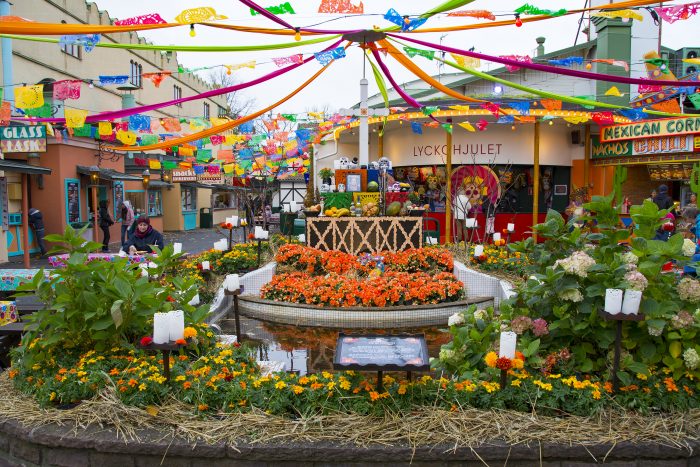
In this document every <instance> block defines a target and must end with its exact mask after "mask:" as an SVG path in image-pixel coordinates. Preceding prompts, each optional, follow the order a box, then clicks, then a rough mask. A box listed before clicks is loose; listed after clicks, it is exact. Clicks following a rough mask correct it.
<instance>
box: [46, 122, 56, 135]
mask: <svg viewBox="0 0 700 467" xmlns="http://www.w3.org/2000/svg"><path fill="white" fill-rule="evenodd" d="M44 126H45V127H46V134H47V135H49V136H54V132H53V126H52V125H51V124H50V123H44Z"/></svg>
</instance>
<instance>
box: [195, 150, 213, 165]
mask: <svg viewBox="0 0 700 467" xmlns="http://www.w3.org/2000/svg"><path fill="white" fill-rule="evenodd" d="M210 159H211V149H198V150H197V162H209V160H210Z"/></svg>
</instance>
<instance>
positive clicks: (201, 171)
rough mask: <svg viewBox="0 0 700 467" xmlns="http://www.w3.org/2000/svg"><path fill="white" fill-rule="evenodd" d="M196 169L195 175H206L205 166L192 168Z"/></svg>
mask: <svg viewBox="0 0 700 467" xmlns="http://www.w3.org/2000/svg"><path fill="white" fill-rule="evenodd" d="M192 168H193V169H194V173H196V174H197V175H202V174H203V173H204V166H203V165H195V166H194V167H192Z"/></svg>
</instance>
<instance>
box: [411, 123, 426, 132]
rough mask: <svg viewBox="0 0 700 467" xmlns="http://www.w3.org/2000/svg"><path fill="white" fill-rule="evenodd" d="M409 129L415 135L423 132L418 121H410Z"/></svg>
mask: <svg viewBox="0 0 700 467" xmlns="http://www.w3.org/2000/svg"><path fill="white" fill-rule="evenodd" d="M411 130H413V132H414V133H415V134H417V135H422V134H423V125H421V124H420V123H418V122H411Z"/></svg>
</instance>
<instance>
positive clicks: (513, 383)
mask: <svg viewBox="0 0 700 467" xmlns="http://www.w3.org/2000/svg"><path fill="white" fill-rule="evenodd" d="M521 382H522V380H519V379H514V380H513V381H511V382H510V385H511V386H514V387H516V388H519V387H520V383H521Z"/></svg>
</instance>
